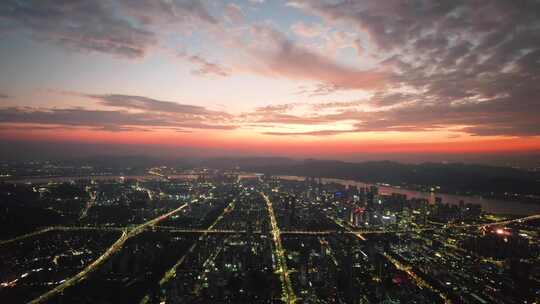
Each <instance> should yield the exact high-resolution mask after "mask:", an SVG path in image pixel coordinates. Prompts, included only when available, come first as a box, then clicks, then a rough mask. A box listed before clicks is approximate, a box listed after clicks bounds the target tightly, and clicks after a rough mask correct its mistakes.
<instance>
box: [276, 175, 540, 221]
mask: <svg viewBox="0 0 540 304" xmlns="http://www.w3.org/2000/svg"><path fill="white" fill-rule="evenodd" d="M276 177H278V178H281V179H287V180H299V181H302V180H304V179H305V177H303V176H291V175H278V176H276ZM321 182H322V183H323V184H326V183H338V184H341V185H344V186H348V185H353V186H357V187H359V188H360V187H366V186H367V187H369V186H371V185H373V184H368V183H363V182H358V181H354V180H346V179H338V178H321ZM377 187H378V188H379V193H381V194H392V193H400V194H405V195H407V198H408V199H411V198H423V199H427V200H428V201H429V202H430V203H432V204H433V203H435V197H440V198H442V201H443V203H448V204H454V205H457V204H459V201H461V200H462V201H464V202H465V203H472V204H478V205H481V206H482V210H484V211H486V212H489V213H495V214H513V215H532V214H540V204H534V203H523V202H520V201H505V200H498V199H486V198H483V197H481V196H463V195H453V194H445V193H436V192H422V191H416V190H409V189H404V188H398V187H392V186H382V185H377Z"/></svg>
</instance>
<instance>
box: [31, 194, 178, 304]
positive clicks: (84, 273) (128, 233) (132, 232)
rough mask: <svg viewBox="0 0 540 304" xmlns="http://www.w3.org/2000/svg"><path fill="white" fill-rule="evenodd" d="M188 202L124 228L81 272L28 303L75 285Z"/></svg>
mask: <svg viewBox="0 0 540 304" xmlns="http://www.w3.org/2000/svg"><path fill="white" fill-rule="evenodd" d="M187 206H188V204H183V205H182V206H180V207H178V208H176V209H174V210H173V211H171V212H168V213H166V214H163V215H161V216H159V217H157V218H155V219H152V220H150V221H148V222H145V223H143V224H141V225H139V226H136V227H135V228H133V229H132V230H129V231H128V230H127V229H125V230H124V231H123V232H122V236H120V238H119V239H118V240H117V241H116V242H114V244H112V245H111V247H109V248H108V249H107V250H106V251H105V252H104V253H103V254H102V255H101V256H99V257H98V258H97V259H96V260H94V261H93V262H92V263H91V264H90V265H88V266H86V267H85V268H84V269H83V270H82V271H81V272H79V273H77V274H76V275H75V276H73V277H71V278H69V279H67V280H65V281H64V283H62V284H60V285H58V286H56V287H55V288H53V289H52V290H49V291H48V292H46V293H44V294H43V295H41V296H39V297H38V298H36V299H34V300H32V301H31V302H30V303H31V304H34V303H43V302H45V301H47V300H50V299H51V298H53V297H54V296H56V295H58V294H60V293H62V292H63V291H64V290H65V289H66V288H68V287H70V286H73V285H76V284H78V283H80V282H81V281H83V280H85V279H86V278H87V276H88V275H89V274H90V273H92V272H93V271H95V270H96V269H97V268H98V267H99V266H100V265H101V264H103V263H104V262H105V261H107V260H108V259H109V258H110V257H111V256H113V255H114V254H115V253H116V252H118V251H119V250H120V249H122V246H123V245H124V243H125V242H126V241H127V240H128V239H129V238H131V237H134V236H136V235H137V234H139V233H141V232H143V231H144V230H145V229H146V228H148V227H150V226H153V225H155V224H157V223H159V222H160V221H162V220H164V219H166V218H168V217H169V216H171V215H173V214H175V213H177V212H179V211H181V210H182V209H184V208H185V207H187Z"/></svg>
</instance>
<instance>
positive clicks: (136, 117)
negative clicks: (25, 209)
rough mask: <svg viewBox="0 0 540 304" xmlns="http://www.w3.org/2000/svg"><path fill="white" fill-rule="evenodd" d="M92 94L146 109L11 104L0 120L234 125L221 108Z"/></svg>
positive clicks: (131, 126)
mask: <svg viewBox="0 0 540 304" xmlns="http://www.w3.org/2000/svg"><path fill="white" fill-rule="evenodd" d="M93 97H94V98H101V99H102V100H103V103H104V104H107V105H110V106H113V107H119V108H125V109H144V110H145V111H144V112H130V111H126V110H111V111H105V110H87V109H81V108H67V109H57V108H54V109H39V108H29V107H24V108H22V107H12V108H4V109H0V123H1V124H4V125H10V124H11V125H13V124H34V125H54V126H62V127H64V128H66V127H67V128H72V127H82V128H90V129H94V130H96V129H98V130H104V131H114V132H119V131H132V130H139V131H140V130H152V129H154V128H156V129H160V128H165V129H171V130H177V131H178V130H181V131H184V129H216V130H231V129H235V128H236V126H235V125H233V124H231V123H229V121H227V120H226V119H225V118H223V117H222V114H221V113H220V112H212V111H208V110H205V109H204V108H202V107H197V106H189V105H180V104H177V106H174V105H176V104H174V103H171V104H169V103H168V102H163V101H157V100H153V99H148V98H144V97H140V96H123V95H103V96H93ZM223 115H224V114H223ZM217 117H221V119H220V120H219V122H218V123H216V118H217Z"/></svg>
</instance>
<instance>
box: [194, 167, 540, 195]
mask: <svg viewBox="0 0 540 304" xmlns="http://www.w3.org/2000/svg"><path fill="white" fill-rule="evenodd" d="M201 165H205V166H208V167H213V168H222V169H226V168H234V167H238V168H240V169H242V170H245V171H255V172H261V173H268V174H282V175H298V176H312V177H331V178H343V179H353V180H358V181H363V182H368V183H388V184H391V185H403V186H408V187H409V188H418V189H429V188H431V187H436V186H439V187H440V190H439V191H442V192H447V193H460V194H482V195H484V196H510V194H515V193H517V194H520V195H523V194H534V195H540V172H533V171H526V170H521V169H515V168H510V167H495V166H486V165H472V164H463V163H451V164H443V163H423V164H403V163H397V162H392V161H369V162H359V163H352V162H343V161H331V160H314V159H307V160H293V159H289V158H217V159H208V160H204V161H202V162H201ZM505 193H506V195H505Z"/></svg>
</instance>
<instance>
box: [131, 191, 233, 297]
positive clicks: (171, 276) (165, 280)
mask: <svg viewBox="0 0 540 304" xmlns="http://www.w3.org/2000/svg"><path fill="white" fill-rule="evenodd" d="M235 202H236V199H234V200H232V201H231V203H230V204H229V205H228V206H227V207H225V208H223V212H221V214H220V215H219V216H218V217H217V218H216V220H215V221H214V222H213V223H212V224H211V225H210V226H209V227H208V229H205V230H200V231H203V232H202V233H203V235H202V236H200V237H199V240H202V238H203V237H205V236H206V235H207V234H208V233H209V231H213V230H212V229H213V228H214V227H215V226H216V225H217V224H218V223H219V222H220V221H221V220H222V219H223V216H224V215H225V213H228V212H230V211H232V210H233V209H234V207H235V206H236V205H235ZM197 244H198V242H197V241H195V242H194V243H193V244H192V245H191V246H190V247H189V249H188V251H187V252H186V253H185V254H184V255H183V256H182V257H181V258H180V259H179V260H178V261H177V262H176V263H175V264H174V265H173V267H171V268H170V269H169V270H167V271H166V272H165V274H164V275H163V277H162V278H161V280H159V286H160V288H161V286H163V285H165V284H166V283H168V282H169V281H170V280H172V279H174V278H175V277H176V271H177V270H178V267H180V266H181V265H182V264H183V263H184V261H185V260H186V259H187V257H188V256H189V255H190V254H191V253H192V252H193V251H194V250H195V248H197ZM149 301H150V295H149V294H147V295H145V296H144V297H143V298H142V300H141V302H140V304H146V303H149Z"/></svg>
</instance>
